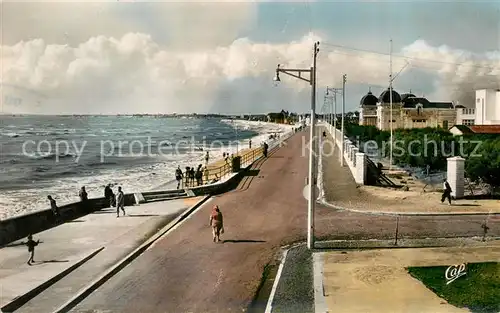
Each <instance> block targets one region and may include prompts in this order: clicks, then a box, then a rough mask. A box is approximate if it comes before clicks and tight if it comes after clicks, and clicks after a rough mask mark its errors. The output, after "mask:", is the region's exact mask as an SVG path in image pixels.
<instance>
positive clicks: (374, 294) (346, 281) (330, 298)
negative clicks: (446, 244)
mask: <svg viewBox="0 0 500 313" xmlns="http://www.w3.org/2000/svg"><path fill="white" fill-rule="evenodd" d="M316 254H319V255H320V257H319V258H315V260H317V262H319V263H321V264H320V266H319V267H318V266H316V267H315V268H321V267H322V269H323V274H322V278H323V288H324V299H321V298H322V296H321V295H320V296H319V297H317V298H316V299H315V301H316V302H317V303H318V302H323V303H324V304H326V306H327V309H328V311H329V312H339V313H342V312H346V313H357V312H359V313H361V312H373V313H379V312H380V313H385V312H408V313H413V312H414V313H435V312H442V313H460V312H469V310H466V309H461V308H457V307H455V306H452V305H450V304H448V303H446V301H445V300H443V299H441V298H440V297H438V296H437V295H436V294H434V293H433V292H432V291H431V290H429V289H428V288H426V287H425V286H424V285H423V284H422V283H421V282H420V281H419V280H417V279H415V278H413V277H412V276H410V275H409V274H408V273H407V271H406V269H405V268H406V267H408V266H450V265H454V264H461V263H472V262H489V261H494V262H498V260H499V259H500V241H495V242H489V243H487V244H485V245H484V246H478V247H456V248H455V247H454V248H432V249H429V248H427V249H386V250H365V251H348V252H341V251H335V252H323V253H316ZM315 274H317V272H316V273H315ZM320 275H321V274H320ZM443 279H444V273H443ZM316 295H318V294H317V293H316ZM360 299H362V301H360ZM316 312H319V311H316Z"/></svg>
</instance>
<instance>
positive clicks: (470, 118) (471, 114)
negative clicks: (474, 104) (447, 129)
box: [455, 106, 476, 125]
mask: <svg viewBox="0 0 500 313" xmlns="http://www.w3.org/2000/svg"><path fill="white" fill-rule="evenodd" d="M457 107H458V106H457ZM475 119H476V109H474V108H466V107H463V106H459V108H458V109H457V122H456V123H455V125H474V124H475V123H474V121H475Z"/></svg>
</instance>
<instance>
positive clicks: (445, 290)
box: [408, 262, 500, 313]
mask: <svg viewBox="0 0 500 313" xmlns="http://www.w3.org/2000/svg"><path fill="white" fill-rule="evenodd" d="M447 268H448V267H447V266H433V267H409V268H408V272H409V273H410V275H411V276H413V277H415V278H416V279H418V280H420V281H421V282H422V283H423V284H424V285H425V286H426V287H427V288H429V289H430V290H432V291H433V292H434V293H436V294H437V295H438V296H439V297H441V298H443V299H445V300H446V301H448V303H449V304H452V305H454V306H456V307H460V308H464V307H465V308H468V309H469V310H471V311H472V312H474V313H498V312H500V263H497V262H488V263H468V264H467V266H466V273H467V274H466V275H464V276H462V277H460V278H458V279H457V280H455V281H453V282H452V283H450V284H449V285H446V279H445V277H444V274H445V271H446V269H447Z"/></svg>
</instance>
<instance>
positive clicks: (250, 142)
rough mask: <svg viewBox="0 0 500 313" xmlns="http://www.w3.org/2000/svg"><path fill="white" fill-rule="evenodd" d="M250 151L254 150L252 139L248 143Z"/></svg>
mask: <svg viewBox="0 0 500 313" xmlns="http://www.w3.org/2000/svg"><path fill="white" fill-rule="evenodd" d="M248 149H252V139H250V140H249V141H248Z"/></svg>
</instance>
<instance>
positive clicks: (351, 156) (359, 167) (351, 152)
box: [319, 122, 368, 185]
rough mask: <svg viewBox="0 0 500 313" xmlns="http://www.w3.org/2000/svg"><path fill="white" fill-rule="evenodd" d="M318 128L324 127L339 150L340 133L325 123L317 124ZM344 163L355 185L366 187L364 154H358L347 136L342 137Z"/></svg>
mask: <svg viewBox="0 0 500 313" xmlns="http://www.w3.org/2000/svg"><path fill="white" fill-rule="evenodd" d="M319 125H320V126H323V127H325V128H326V129H327V130H328V132H329V133H330V135H331V136H332V138H335V140H336V143H335V145H336V146H337V147H338V148H339V149H340V148H341V147H342V132H341V131H339V130H338V129H334V127H333V126H332V125H330V124H329V123H326V122H322V123H319ZM343 158H344V160H345V163H347V166H348V167H349V170H350V171H351V174H352V176H353V177H354V180H355V181H356V183H358V184H361V185H366V183H367V169H368V162H367V158H368V157H367V156H366V155H365V153H363V152H360V151H359V148H358V147H356V145H355V144H354V142H352V141H351V140H349V138H348V137H347V136H344V156H343Z"/></svg>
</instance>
